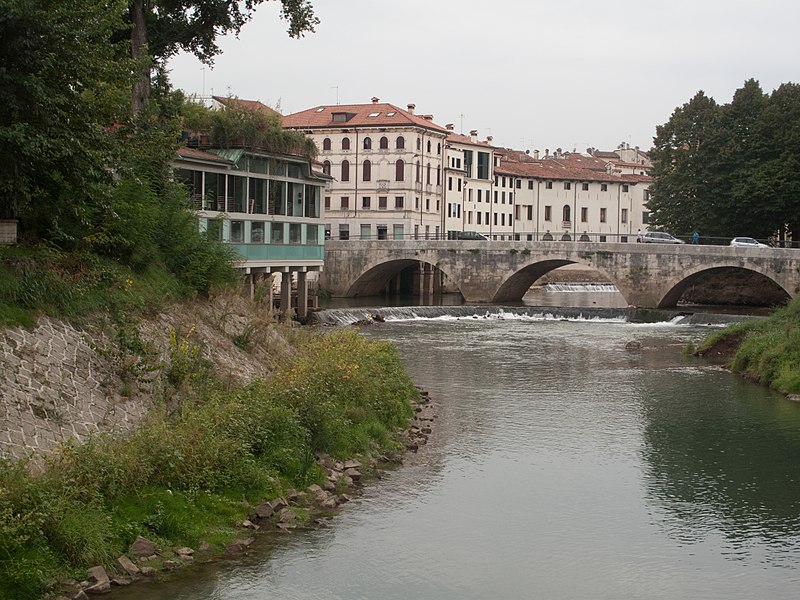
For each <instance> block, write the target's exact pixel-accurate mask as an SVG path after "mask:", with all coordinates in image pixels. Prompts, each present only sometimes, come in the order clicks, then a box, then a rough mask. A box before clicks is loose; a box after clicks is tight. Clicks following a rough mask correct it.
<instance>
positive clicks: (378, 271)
mask: <svg viewBox="0 0 800 600" xmlns="http://www.w3.org/2000/svg"><path fill="white" fill-rule="evenodd" d="M417 266H422V267H428V268H429V269H431V271H432V273H434V274H436V273H443V274H444V276H445V278H446V280H447V281H448V282H449V283H450V284H451V285H455V286H456V289H452V290H450V291H454V292H458V293H461V290H460V288H458V287H457V285H458V282H457V280H456V279H455V278H453V276H452V274H451V273H448V270H447V269H446V268H442V267H441V266H440V265H437V264H434V263H432V262H430V261H426V260H424V259H420V258H403V259H394V260H382V261H374V262H373V263H370V264H368V265H366V266H365V267H364V268H363V269H362V270H361V271H360V273H359V274H358V275H357V276H356V277H355V279H354V280H353V282H352V283H351V284H350V287H349V288H348V290H347V292H346V294H345V296H346V297H356V296H379V295H381V293H382V292H384V291H385V289H386V287H387V285H389V283H390V282H391V281H392V280H393V279H394V278H396V277H398V276H400V274H401V273H402V272H403V271H405V270H406V269H408V268H409V267H417Z"/></svg>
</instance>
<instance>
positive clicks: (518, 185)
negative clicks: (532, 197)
mask: <svg viewBox="0 0 800 600" xmlns="http://www.w3.org/2000/svg"><path fill="white" fill-rule="evenodd" d="M517 189H518V190H521V189H522V179H517Z"/></svg>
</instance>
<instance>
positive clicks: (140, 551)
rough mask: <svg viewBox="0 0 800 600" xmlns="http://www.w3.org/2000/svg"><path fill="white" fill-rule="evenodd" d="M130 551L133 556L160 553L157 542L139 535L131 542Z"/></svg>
mask: <svg viewBox="0 0 800 600" xmlns="http://www.w3.org/2000/svg"><path fill="white" fill-rule="evenodd" d="M128 552H129V554H132V555H133V556H151V555H153V554H158V546H157V545H156V543H155V542H151V541H150V540H148V539H146V538H143V537H142V536H140V535H138V536H136V539H135V540H134V542H133V543H132V544H131V547H130V550H129V551H128Z"/></svg>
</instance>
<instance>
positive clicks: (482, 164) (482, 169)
mask: <svg viewBox="0 0 800 600" xmlns="http://www.w3.org/2000/svg"><path fill="white" fill-rule="evenodd" d="M478 179H489V153H488V152H478Z"/></svg>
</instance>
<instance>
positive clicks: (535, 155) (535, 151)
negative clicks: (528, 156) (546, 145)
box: [533, 150, 539, 160]
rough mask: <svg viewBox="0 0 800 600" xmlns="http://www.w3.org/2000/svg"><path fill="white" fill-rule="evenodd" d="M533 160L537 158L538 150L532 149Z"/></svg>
mask: <svg viewBox="0 0 800 600" xmlns="http://www.w3.org/2000/svg"><path fill="white" fill-rule="evenodd" d="M533 160H539V151H538V150H534V151H533Z"/></svg>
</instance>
